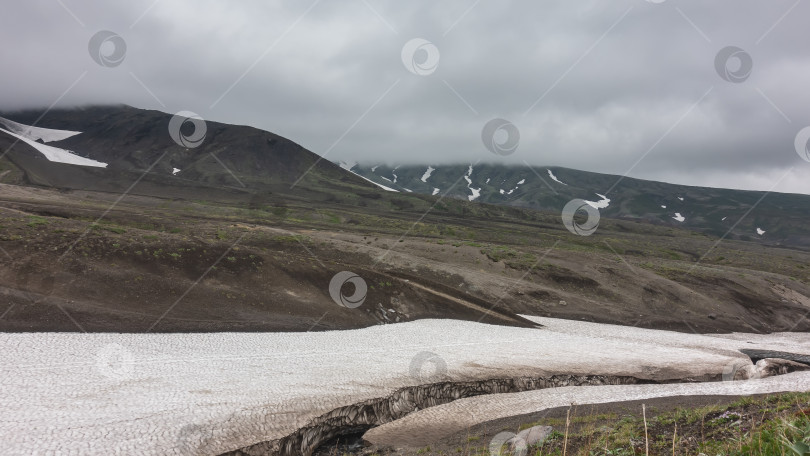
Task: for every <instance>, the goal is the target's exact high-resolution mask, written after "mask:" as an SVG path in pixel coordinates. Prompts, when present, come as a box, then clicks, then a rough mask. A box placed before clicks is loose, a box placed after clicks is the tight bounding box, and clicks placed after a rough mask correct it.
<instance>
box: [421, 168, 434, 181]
mask: <svg viewBox="0 0 810 456" xmlns="http://www.w3.org/2000/svg"><path fill="white" fill-rule="evenodd" d="M433 171H436V168H433V167H432V166H428V167H427V171H425V174H422V182H425V183H427V180H428V179H430V175H431V174H433Z"/></svg>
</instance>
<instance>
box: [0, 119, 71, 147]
mask: <svg viewBox="0 0 810 456" xmlns="http://www.w3.org/2000/svg"><path fill="white" fill-rule="evenodd" d="M0 125H2V126H4V127H6V128H7V129H8V130H9V131H11V132H13V133H16V134H18V135H20V136H22V137H24V138H28V139H32V140H34V141H36V140H40V141H42V142H46V143H47V142H53V141H61V140H63V139H67V138H70V137H71V136H76V135H78V134H80V133H81V132H80V131H69V130H53V129H51V128H41V127H30V126H28V125H23V124H21V123H17V122H14V121H13V120H9V119H6V118H3V117H0Z"/></svg>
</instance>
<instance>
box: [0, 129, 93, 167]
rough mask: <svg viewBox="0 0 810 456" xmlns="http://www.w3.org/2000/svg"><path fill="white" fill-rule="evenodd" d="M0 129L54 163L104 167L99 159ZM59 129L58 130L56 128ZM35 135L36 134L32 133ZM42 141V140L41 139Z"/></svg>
mask: <svg viewBox="0 0 810 456" xmlns="http://www.w3.org/2000/svg"><path fill="white" fill-rule="evenodd" d="M0 131H1V132H3V133H6V134H9V135H11V136H13V137H15V138H17V139H19V140H21V141H23V142H24V143H26V144H28V145H29V146H31V147H33V148H34V149H36V150H37V151H39V152H40V153H41V154H42V155H44V156H45V158H47V159H48V161H52V162H56V163H66V164H68V165H78V166H92V167H95V168H106V167H107V164H106V163H102V162H100V161H96V160H91V159H89V158H84V157H80V156H78V155H76V154H75V153H73V152H72V151H69V150H65V149H60V148H58V147H53V146H47V145H45V144H42V143H39V142H37V141H36V139H31V138H27V137H25V136H23V135H18V134H16V133H12V132H10V131H8V130H5V129H3V128H0ZM57 131H59V130H57ZM34 136H37V135H34ZM43 141H44V140H43Z"/></svg>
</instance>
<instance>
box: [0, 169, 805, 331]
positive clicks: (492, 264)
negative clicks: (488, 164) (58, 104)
mask: <svg viewBox="0 0 810 456" xmlns="http://www.w3.org/2000/svg"><path fill="white" fill-rule="evenodd" d="M201 196H202V195H201ZM118 197H119V195H118V194H114V193H97V192H87V191H57V190H50V189H40V188H31V187H19V186H12V185H5V184H0V248H2V251H0V255H2V256H3V257H5V260H4V261H3V263H2V265H1V266H0V287H2V306H1V307H0V331H114V332H142V331H161V332H166V331H309V330H313V331H315V330H329V329H345V328H358V327H365V326H369V325H375V324H385V323H396V322H402V321H409V320H414V319H420V318H456V319H464V320H472V321H482V322H487V323H496V324H507V325H518V326H531V325H532V323H531V322H528V321H527V320H525V319H523V318H521V317H519V316H517V315H516V314H520V313H523V314H530V315H539V316H550V317H558V318H569V319H583V320H589V321H598V322H605V323H615V324H623V325H633V326H642V327H648V328H663V329H671V330H678V331H690V332H691V331H694V332H716V331H748V332H771V331H780V330H807V329H810V321H807V320H805V319H803V318H802V317H803V316H804V315H805V314H806V313H807V312H808V311H810V299H808V298H807V296H810V289H809V288H808V286H807V285H806V283H805V282H806V280H807V275H806V274H807V273H806V272H804V271H806V270H804V269H802V268H803V265H804V264H807V262H808V259H810V256H809V255H808V254H807V253H804V252H800V251H793V250H787V249H774V248H767V247H763V246H758V245H753V244H746V243H729V244H728V245H726V243H724V244H723V245H722V246H721V247H718V248H717V249H716V250H717V252H718V253H723V254H724V255H725V258H726V259H725V260H723V261H722V262H720V263H718V262H717V261H710V260H706V261H705V262H704V263H701V264H700V265H696V264H695V262H694V261H693V260H691V259H687V258H686V257H681V258H680V259H674V258H671V257H672V253H671V252H673V251H674V250H673V248H675V247H676V246H677V247H678V248H679V249H680V250H684V251H694V252H701V251H704V249H708V248H709V247H710V246H711V245H712V244H714V240H713V239H711V238H706V237H704V236H696V235H695V234H694V233H691V232H672V230H669V229H667V230H663V231H661V232H660V233H659V232H657V231H655V230H656V229H657V228H654V227H648V226H644V225H641V224H628V223H627V222H605V223H604V227H603V228H600V234H599V235H601V233H603V232H604V233H605V234H604V238H603V239H597V236H599V235H595V236H592V237H591V238H592V239H591V238H589V239H588V240H584V239H583V238H579V237H576V236H573V235H569V234H567V231H564V229H562V228H561V226H558V225H554V224H551V223H550V222H549V223H547V222H544V221H543V220H545V219H542V217H541V218H540V220H539V221H530V220H522V219H515V218H512V217H511V216H507V215H506V214H501V215H502V216H503V217H504V218H499V217H495V216H493V215H489V214H486V213H478V214H476V213H470V214H468V215H465V216H455V215H448V214H444V215H442V214H438V215H432V214H429V215H428V216H427V217H425V218H424V219H423V221H422V222H419V223H417V224H416V225H414V223H413V218H414V217H413V215H412V214H409V213H404V212H397V211H393V212H392V211H384V212H380V211H377V210H371V209H368V208H358V207H356V206H344V205H339V204H330V205H328V206H321V205H317V204H314V203H310V204H304V203H300V204H296V205H292V204H286V203H284V204H282V203H273V204H271V203H267V204H263V205H261V207H260V208H256V207H251V206H250V205H249V204H246V205H244V206H240V205H238V204H236V203H228V204H222V203H213V202H207V201H204V200H198V201H189V200H183V199H167V198H155V197H147V196H136V195H129V196H127V197H125V198H123V199H122V200H121V201H120V202H117V203H116V200H117V198H118ZM265 203H266V201H265ZM470 207H471V208H477V206H470ZM96 221H98V223H96ZM611 224H620V226H618V227H617V226H614V225H611ZM633 230H635V231H633ZM650 230H653V231H652V232H650ZM607 243H609V244H608V245H609V246H610V247H611V249H607V248H606V247H605V244H607ZM629 246H633V247H634V250H633V251H632V252H631V251H630V249H629ZM614 251H615V252H614ZM619 252H623V253H622V254H619ZM729 252H736V253H735V254H733V255H734V256H732V253H729ZM690 257H691V256H690ZM695 257H700V255H697V254H696V255H695ZM341 271H351V272H353V273H355V274H358V275H359V276H360V277H361V278H362V279H363V280H364V281H365V283H366V284H367V285H368V293H367V296H366V299H365V301H364V302H363V304H362V305H361V306H359V307H358V308H347V307H341V306H340V305H338V304H336V302H335V301H334V300H333V299H332V298H331V297H330V294H329V285H330V281H331V279H332V277H334V275H335V274H337V273H338V272H341ZM796 276H798V277H800V278H799V279H797V278H796ZM342 290H343V293H344V294H346V295H351V294H352V288H351V285H345V286H344V288H343V289H342Z"/></svg>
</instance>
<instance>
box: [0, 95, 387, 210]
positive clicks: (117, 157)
mask: <svg viewBox="0 0 810 456" xmlns="http://www.w3.org/2000/svg"><path fill="white" fill-rule="evenodd" d="M41 116H42V112H41V111H25V112H11V113H0V117H3V118H5V119H4V122H3V123H2V124H0V129H2V130H0V153H4V152H6V153H5V157H6V158H7V159H8V161H10V162H11V164H12V165H13V166H14V167H16V172H17V174H22V175H23V176H24V177H23V178H22V181H21V182H20V183H27V184H35V185H44V186H51V187H58V188H67V189H84V190H95V191H111V192H122V191H125V190H126V189H128V188H129V186H130V185H132V183H133V182H135V181H136V180H138V179H141V180H140V181H138V182H139V183H138V185H137V186H136V188H133V189H132V193H134V194H148V195H152V196H163V197H166V196H168V197H186V198H196V199H202V200H223V199H225V200H232V199H236V200H239V199H246V200H250V201H256V200H257V199H258V200H261V199H262V198H266V197H269V195H271V194H275V195H286V196H287V197H290V198H296V197H298V198H305V199H307V200H310V201H312V200H315V201H317V200H320V201H323V200H328V199H330V198H335V195H338V194H345V195H358V194H361V195H362V194H369V195H370V199H371V200H376V199H379V194H380V193H383V192H384V191H383V190H382V189H380V188H379V187H377V186H376V185H374V184H373V183H370V182H368V181H367V180H365V179H363V178H361V177H359V176H356V175H354V174H353V173H350V172H347V171H346V170H343V169H341V168H340V167H339V166H337V165H335V164H333V163H331V162H330V161H328V160H323V159H321V158H320V157H319V156H318V155H317V154H315V153H313V152H310V151H309V150H306V149H305V148H303V147H301V146H300V145H298V144H296V143H294V142H293V141H290V140H288V139H286V138H283V137H281V136H278V135H275V134H273V133H270V132H267V131H262V130H259V129H256V128H252V127H246V126H238V125H228V124H223V123H219V122H213V121H206V122H205V130H206V132H205V137H204V139H203V140H202V141H201V142H200V144H199V145H198V146H197V147H183V146H182V145H180V144H178V143H177V142H176V141H175V140H174V139H172V136H171V135H170V133H169V123H170V121H171V119H172V117H173V115H172V114H167V113H162V112H159V111H150V110H142V109H136V108H132V107H129V106H123V105H118V106H96V107H87V108H82V109H63V110H51V111H49V112H47V113H46V114H45V115H44V117H42V119H40V117H41ZM33 124H36V127H35V128H28V127H27V126H28V125H33ZM59 131H63V132H62V134H58V133H59ZM22 132H28V136H29V137H26V138H22V137H21V136H20V133H22ZM43 132H44V135H45V137H44V138H40V137H41V136H43ZM75 132H79V133H78V134H76V133H75ZM192 133H194V129H193V128H192V126H191V125H190V124H186V125H184V126H183V134H185V135H190V134H192ZM43 139H44V140H45V141H46V142H48V144H47V146H46V145H44V144H40V143H41V142H42V140H43ZM12 146H13V147H12ZM46 148H48V149H46ZM54 148H55V149H54ZM54 150H55V151H56V152H53V151H54ZM60 150H61V151H62V152H64V153H62V154H61V156H60V155H59V154H57V152H59V151H60ZM66 151H71V153H70V154H68V153H66ZM46 152H53V153H50V154H48V153H46ZM60 157H61V159H59V160H55V159H54V158H60ZM66 158H67V159H69V160H67V159H66ZM60 161H61V163H60ZM92 163H101V164H107V167H106V169H92V168H89V167H88V166H76V165H88V164H90V166H92ZM9 166H10V165H9ZM2 171H3V170H2V169H0V172H2ZM9 178H10V177H7V179H9ZM299 179H300V180H299ZM18 180H19V178H18ZM293 184H295V186H293ZM355 198H357V197H355Z"/></svg>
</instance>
